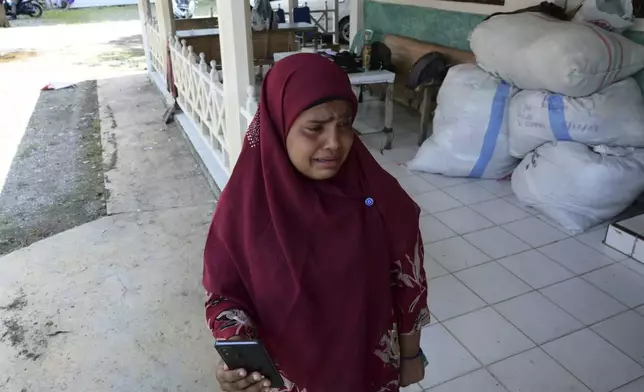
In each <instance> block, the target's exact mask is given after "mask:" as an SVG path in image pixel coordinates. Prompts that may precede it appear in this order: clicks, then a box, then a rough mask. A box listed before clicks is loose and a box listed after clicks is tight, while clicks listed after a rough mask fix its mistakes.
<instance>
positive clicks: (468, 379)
mask: <svg viewBox="0 0 644 392" xmlns="http://www.w3.org/2000/svg"><path fill="white" fill-rule="evenodd" d="M428 391H429V392H457V391H464V392H465V391H473V392H474V391H476V392H507V389H505V388H504V387H503V385H501V383H499V382H498V381H497V380H495V379H494V377H492V376H491V375H490V373H488V371H487V370H485V369H480V370H477V371H475V372H472V373H469V374H466V375H465V376H463V377H459V378H457V379H455V380H452V381H449V382H446V383H445V384H441V385H438V386H436V387H434V388H431V389H429V390H428Z"/></svg>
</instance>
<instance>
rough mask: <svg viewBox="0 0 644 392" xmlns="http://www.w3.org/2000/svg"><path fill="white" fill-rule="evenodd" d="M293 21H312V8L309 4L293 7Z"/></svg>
mask: <svg viewBox="0 0 644 392" xmlns="http://www.w3.org/2000/svg"><path fill="white" fill-rule="evenodd" d="M292 22H293V23H311V9H310V8H309V7H307V6H305V7H297V8H295V9H293V20H292Z"/></svg>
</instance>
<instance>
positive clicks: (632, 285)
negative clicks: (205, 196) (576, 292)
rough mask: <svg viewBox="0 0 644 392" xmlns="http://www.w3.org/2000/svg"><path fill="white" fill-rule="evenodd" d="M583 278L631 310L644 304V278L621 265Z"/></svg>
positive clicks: (597, 271)
mask: <svg viewBox="0 0 644 392" xmlns="http://www.w3.org/2000/svg"><path fill="white" fill-rule="evenodd" d="M582 278H583V279H584V280H586V281H588V282H590V283H592V284H594V285H595V286H597V287H598V288H599V289H600V290H602V291H604V292H605V293H607V294H608V295H610V296H612V297H613V298H615V299H616V300H618V301H620V302H621V303H623V304H624V305H626V306H628V307H630V308H634V307H637V306H639V305H642V304H644V276H642V275H640V274H637V273H635V274H634V273H633V271H632V270H630V269H628V268H626V267H624V266H622V265H620V264H614V265H609V266H608V267H604V268H602V269H598V270H596V271H593V272H590V273H588V274H586V275H582Z"/></svg>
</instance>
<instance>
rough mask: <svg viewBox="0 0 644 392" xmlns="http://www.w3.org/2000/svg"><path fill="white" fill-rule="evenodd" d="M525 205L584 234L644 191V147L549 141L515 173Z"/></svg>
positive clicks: (514, 185)
mask: <svg viewBox="0 0 644 392" xmlns="http://www.w3.org/2000/svg"><path fill="white" fill-rule="evenodd" d="M512 190H513V191H514V193H515V195H516V196H517V198H518V199H519V200H520V201H521V202H522V203H523V204H525V205H528V206H530V207H533V208H535V209H537V210H538V211H540V212H541V213H542V214H543V215H545V216H547V217H548V218H550V219H552V220H553V221H555V222H556V223H558V224H559V225H560V226H561V227H563V228H564V229H566V230H567V231H568V232H569V233H570V234H573V235H574V234H579V233H581V232H584V231H586V230H588V229H590V228H591V227H593V226H595V225H597V224H600V223H602V222H604V221H606V220H608V219H611V218H613V217H615V216H616V215H618V214H619V213H620V212H622V211H623V210H625V209H626V208H627V207H628V206H630V205H631V204H632V203H633V202H634V201H635V200H636V199H637V197H638V196H639V195H640V194H641V193H642V192H644V149H635V148H631V147H606V146H596V147H588V146H586V145H584V144H580V143H575V142H559V143H557V144H553V143H548V144H544V145H543V146H541V147H539V148H537V149H536V150H535V151H534V152H531V153H530V154H528V155H527V156H526V157H525V158H524V159H523V161H522V162H521V163H520V164H519V166H517V168H516V169H515V170H514V173H513V174H512Z"/></svg>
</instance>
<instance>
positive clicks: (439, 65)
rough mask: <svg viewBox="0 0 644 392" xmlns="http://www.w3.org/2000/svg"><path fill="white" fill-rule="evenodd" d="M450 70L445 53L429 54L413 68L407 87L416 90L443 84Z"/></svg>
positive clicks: (420, 59)
mask: <svg viewBox="0 0 644 392" xmlns="http://www.w3.org/2000/svg"><path fill="white" fill-rule="evenodd" d="M448 70H449V62H448V61H447V57H445V55H444V54H443V53H440V52H429V53H427V54H425V55H423V56H422V57H421V58H419V59H418V60H417V61H416V63H415V64H414V66H413V67H411V70H410V71H409V78H408V80H407V87H408V88H410V89H412V90H416V89H417V88H418V87H420V86H426V85H438V84H441V83H442V82H443V80H444V79H445V76H447V71H448Z"/></svg>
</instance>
